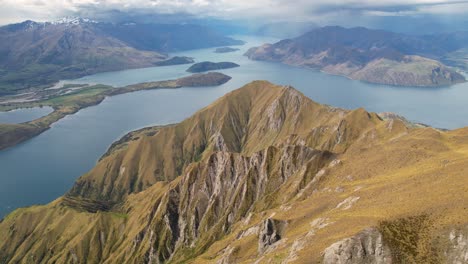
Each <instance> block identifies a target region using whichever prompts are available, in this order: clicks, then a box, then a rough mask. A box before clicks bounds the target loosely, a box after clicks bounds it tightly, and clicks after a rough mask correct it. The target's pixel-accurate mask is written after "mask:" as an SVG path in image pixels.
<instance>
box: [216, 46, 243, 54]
mask: <svg viewBox="0 0 468 264" xmlns="http://www.w3.org/2000/svg"><path fill="white" fill-rule="evenodd" d="M238 50H240V49H237V48H231V47H221V48H217V49H215V51H214V52H215V53H228V52H235V51H238Z"/></svg>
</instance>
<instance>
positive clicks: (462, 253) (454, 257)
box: [445, 227, 468, 264]
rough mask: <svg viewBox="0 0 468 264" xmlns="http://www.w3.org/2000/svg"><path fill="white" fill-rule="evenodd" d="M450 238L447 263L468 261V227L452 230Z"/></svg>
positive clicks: (446, 254)
mask: <svg viewBox="0 0 468 264" xmlns="http://www.w3.org/2000/svg"><path fill="white" fill-rule="evenodd" d="M448 240H449V246H448V248H447V250H446V252H445V257H446V260H447V263H453V264H463V263H468V227H465V228H464V229H458V230H457V229H454V230H452V231H450V233H449V234H448Z"/></svg>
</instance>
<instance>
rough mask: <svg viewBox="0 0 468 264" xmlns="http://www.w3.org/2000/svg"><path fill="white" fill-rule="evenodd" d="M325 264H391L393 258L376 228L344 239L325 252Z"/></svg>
mask: <svg viewBox="0 0 468 264" xmlns="http://www.w3.org/2000/svg"><path fill="white" fill-rule="evenodd" d="M323 263H324V264H391V263H392V257H391V252H390V249H389V247H388V246H386V245H385V244H384V242H383V239H382V234H381V233H380V232H379V231H378V230H377V229H375V228H369V229H366V230H364V231H362V232H360V233H359V234H357V235H355V236H353V237H350V238H346V239H343V240H341V241H339V242H336V243H334V244H333V245H331V246H329V247H328V248H327V249H325V251H324V255H323Z"/></svg>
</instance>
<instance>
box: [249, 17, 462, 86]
mask: <svg viewBox="0 0 468 264" xmlns="http://www.w3.org/2000/svg"><path fill="white" fill-rule="evenodd" d="M465 40H468V33H464V32H457V33H451V34H438V35H428V36H409V35H405V34H399V33H393V32H387V31H383V30H371V29H366V28H362V27H359V28H350V29H347V28H343V27H338V26H333V27H331V26H330V27H323V28H318V29H314V30H312V31H310V32H308V33H306V34H303V35H302V36H299V37H297V38H293V39H285V40H282V41H279V42H277V43H275V44H265V45H263V46H261V47H257V48H252V49H250V50H249V51H248V52H247V53H246V55H247V56H248V57H249V58H251V59H255V60H267V61H277V62H282V63H286V64H290V65H296V66H305V67H310V68H317V69H320V70H323V71H324V72H327V73H332V74H339V75H345V76H348V77H350V78H353V79H358V80H363V81H368V82H373V83H382V84H390V85H404V86H440V85H449V84H453V83H458V82H463V81H465V79H464V77H463V76H462V75H461V74H459V73H457V72H455V71H454V70H452V69H450V68H448V67H447V66H445V65H444V64H442V63H441V62H439V61H437V59H439V58H441V57H442V56H444V55H445V54H448V53H450V52H452V51H454V50H457V49H460V48H462V47H463V46H464V45H467V44H466V43H467V42H466V41H465Z"/></svg>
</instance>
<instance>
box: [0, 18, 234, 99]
mask: <svg viewBox="0 0 468 264" xmlns="http://www.w3.org/2000/svg"><path fill="white" fill-rule="evenodd" d="M236 44H242V42H241V41H238V40H234V39H231V38H229V37H225V36H223V35H221V34H219V33H217V32H215V31H213V30H211V29H209V28H207V27H203V26H197V25H179V24H136V23H125V24H113V23H103V22H96V21H92V20H88V19H82V18H68V19H62V20H59V21H56V22H45V23H38V22H34V21H25V22H23V23H19V24H12V25H7V26H3V27H0V95H1V94H11V93H16V92H19V91H23V92H24V91H26V90H27V89H28V88H32V89H34V88H40V87H44V86H47V85H50V84H52V83H54V82H56V81H58V80H60V79H67V78H77V77H81V76H84V75H88V74H93V73H97V72H105V71H115V70H122V69H129V68H140V67H149V66H158V65H166V64H170V63H171V62H172V61H171V60H169V61H168V63H164V61H165V60H168V59H169V57H168V55H166V52H169V51H177V50H186V49H194V48H205V47H215V46H225V45H236ZM192 62H193V60H191V59H189V58H186V60H185V63H192ZM177 63H178V64H180V63H182V62H181V61H180V60H178V61H177Z"/></svg>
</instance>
